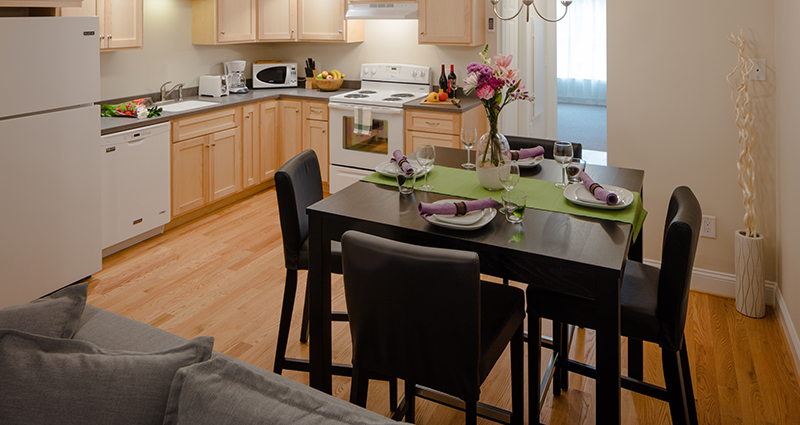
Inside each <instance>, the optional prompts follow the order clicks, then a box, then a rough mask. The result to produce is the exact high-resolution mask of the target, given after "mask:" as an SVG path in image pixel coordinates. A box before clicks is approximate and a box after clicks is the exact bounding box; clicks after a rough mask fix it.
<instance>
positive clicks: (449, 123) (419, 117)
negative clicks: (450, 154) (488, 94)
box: [405, 106, 488, 152]
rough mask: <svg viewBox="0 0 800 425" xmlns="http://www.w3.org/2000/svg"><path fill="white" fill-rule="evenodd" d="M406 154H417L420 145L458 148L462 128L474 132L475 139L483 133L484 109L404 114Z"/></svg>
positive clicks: (485, 122) (409, 111)
mask: <svg viewBox="0 0 800 425" xmlns="http://www.w3.org/2000/svg"><path fill="white" fill-rule="evenodd" d="M405 124H406V140H405V150H406V152H416V151H417V150H418V149H419V147H420V146H421V145H435V146H445V147H448V148H461V147H462V146H461V140H460V138H461V127H467V128H475V129H477V132H478V137H480V136H481V135H483V134H484V133H486V128H487V124H488V123H487V121H486V116H485V115H484V112H483V107H481V106H478V107H475V108H472V109H470V110H469V111H466V112H464V113H459V112H446V111H428V110H421V109H410V110H407V111H406V112H405Z"/></svg>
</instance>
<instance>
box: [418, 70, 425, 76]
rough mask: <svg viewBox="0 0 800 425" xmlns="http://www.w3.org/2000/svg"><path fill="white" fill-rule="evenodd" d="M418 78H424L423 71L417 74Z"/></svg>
mask: <svg viewBox="0 0 800 425" xmlns="http://www.w3.org/2000/svg"><path fill="white" fill-rule="evenodd" d="M419 77H420V78H425V70H424V69H423V70H422V71H420V72H419Z"/></svg>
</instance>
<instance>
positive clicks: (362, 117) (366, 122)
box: [353, 106, 372, 135]
mask: <svg viewBox="0 0 800 425" xmlns="http://www.w3.org/2000/svg"><path fill="white" fill-rule="evenodd" d="M353 133H355V134H366V135H369V134H370V133H372V108H367V107H365V106H359V107H357V108H356V113H355V117H354V118H353Z"/></svg>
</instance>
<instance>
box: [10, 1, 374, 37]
mask: <svg viewBox="0 0 800 425" xmlns="http://www.w3.org/2000/svg"><path fill="white" fill-rule="evenodd" d="M0 1H2V0H0ZM346 7H347V1H346V0H192V44H227V43H253V42H256V41H259V42H261V41H331V42H345V43H351V42H361V41H364V22H363V21H345V20H344V14H345V11H346Z"/></svg>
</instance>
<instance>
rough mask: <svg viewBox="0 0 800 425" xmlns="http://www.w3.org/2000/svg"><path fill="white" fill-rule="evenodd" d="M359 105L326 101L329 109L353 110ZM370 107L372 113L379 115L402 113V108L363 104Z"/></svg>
mask: <svg viewBox="0 0 800 425" xmlns="http://www.w3.org/2000/svg"><path fill="white" fill-rule="evenodd" d="M359 106H361V105H349V104H345V103H333V102H331V103H328V108H329V109H337V110H340V111H355V110H356V109H358V107H359ZM364 107H366V108H370V109H372V113H373V114H380V115H403V108H383V107H380V106H364Z"/></svg>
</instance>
